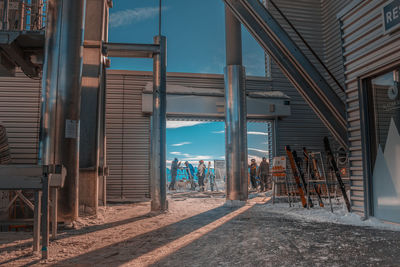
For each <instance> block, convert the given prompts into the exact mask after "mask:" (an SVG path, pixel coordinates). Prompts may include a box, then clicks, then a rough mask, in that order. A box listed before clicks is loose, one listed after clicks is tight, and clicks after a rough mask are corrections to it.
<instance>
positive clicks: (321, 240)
mask: <svg viewBox="0 0 400 267" xmlns="http://www.w3.org/2000/svg"><path fill="white" fill-rule="evenodd" d="M232 211H233V210H232V209H230V208H228V207H225V206H223V207H219V208H216V209H213V210H210V211H208V212H204V213H201V214H199V215H197V216H194V217H191V218H188V219H186V220H183V221H180V222H177V223H175V224H172V225H169V226H166V227H163V228H160V229H158V230H155V231H152V232H149V233H146V234H143V235H140V236H136V237H134V238H132V239H128V240H126V241H124V242H121V243H118V244H113V245H111V246H107V247H104V248H102V249H99V250H95V251H92V252H89V253H86V254H83V255H80V256H77V257H75V258H71V259H68V260H65V261H63V262H59V263H57V266H58V265H71V264H88V265H96V266H99V265H103V266H119V265H121V264H124V263H128V264H129V262H130V261H131V260H133V259H136V258H138V257H140V256H142V255H144V254H146V253H148V252H151V251H153V250H155V249H157V248H159V247H162V246H163V245H166V244H168V243H169V242H172V241H174V240H176V239H178V238H180V237H182V236H184V235H186V234H188V233H190V232H193V231H195V230H196V229H199V228H201V227H203V226H205V225H207V224H209V223H211V222H213V221H215V220H217V219H219V218H221V217H223V216H225V215H227V214H229V213H230V212H232ZM399 254H400V233H399V232H391V231H383V230H376V229H370V228H361V227H356V226H347V225H337V224H331V223H316V222H306V221H299V220H296V219H292V218H289V217H285V216H284V215H281V214H275V213H269V212H265V210H263V209H260V205H255V206H253V207H252V208H250V209H248V210H247V211H245V212H244V213H242V214H240V215H239V216H237V217H235V218H233V219H232V220H231V221H229V222H227V223H225V224H223V225H222V226H221V227H219V228H217V229H215V230H214V231H211V232H209V233H207V234H206V235H203V236H201V237H200V238H198V239H197V240H195V241H193V242H192V243H190V244H188V245H187V246H186V247H183V248H181V249H179V250H177V251H174V252H173V253H172V254H170V255H168V256H166V257H164V258H162V259H161V260H160V261H158V262H156V264H154V265H155V266H179V267H182V266H322V265H325V266H399V265H400V259H399V258H398V255H399Z"/></svg>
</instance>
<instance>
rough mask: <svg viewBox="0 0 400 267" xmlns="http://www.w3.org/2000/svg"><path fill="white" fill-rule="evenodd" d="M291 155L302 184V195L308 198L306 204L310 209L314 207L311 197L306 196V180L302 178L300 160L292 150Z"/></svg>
mask: <svg viewBox="0 0 400 267" xmlns="http://www.w3.org/2000/svg"><path fill="white" fill-rule="evenodd" d="M292 154H293V159H294V162H295V163H296V167H297V170H298V172H299V176H300V179H301V182H302V184H303V188H304V193H305V194H306V196H308V204H309V205H310V206H309V207H310V208H312V207H314V205H313V203H312V200H311V197H310V196H309V195H308V192H307V190H308V189H307V183H306V179H305V177H304V172H303V168H302V167H301V163H302V162H301V158H299V157H298V156H297V152H296V150H293V152H292Z"/></svg>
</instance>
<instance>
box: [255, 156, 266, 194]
mask: <svg viewBox="0 0 400 267" xmlns="http://www.w3.org/2000/svg"><path fill="white" fill-rule="evenodd" d="M257 174H258V177H260V185H261V188H260V190H261V192H263V191H264V190H267V189H269V183H268V176H269V164H268V162H267V159H266V158H265V157H263V158H262V161H261V163H260V167H258V172H257Z"/></svg>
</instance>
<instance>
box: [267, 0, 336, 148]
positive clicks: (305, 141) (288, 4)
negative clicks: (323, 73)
mask: <svg viewBox="0 0 400 267" xmlns="http://www.w3.org/2000/svg"><path fill="white" fill-rule="evenodd" d="M275 3H276V4H277V5H278V7H279V8H280V9H281V10H282V12H283V13H284V14H285V15H286V16H287V17H288V18H289V20H290V21H291V23H292V24H293V25H294V26H295V27H296V29H297V30H298V31H299V32H300V33H301V35H302V36H303V38H304V39H305V40H306V41H307V42H308V43H309V44H310V46H311V47H312V48H313V50H314V51H315V52H316V53H317V54H318V55H319V57H320V58H321V59H324V56H325V50H324V42H323V41H322V40H323V36H324V34H329V32H328V31H324V29H325V28H329V27H334V26H326V27H323V21H325V20H323V19H322V4H321V0H299V1H291V0H279V1H275ZM268 6H269V10H270V11H271V13H272V14H273V15H274V17H275V18H276V19H277V20H278V21H279V22H280V23H281V25H282V26H283V27H284V29H285V30H286V31H287V32H288V33H289V34H290V36H291V37H292V38H293V40H295V41H296V43H297V45H298V46H299V47H300V48H302V50H303V51H304V53H305V54H306V56H307V57H308V58H309V59H310V60H311V62H313V63H314V64H316V65H317V66H318V64H317V60H316V59H315V58H314V57H312V56H311V53H310V51H308V50H307V49H306V48H305V45H304V44H303V43H302V42H301V40H300V38H299V37H298V36H297V35H295V34H294V32H293V30H291V29H290V28H289V26H288V24H287V23H286V22H284V20H283V19H282V17H281V16H280V15H278V13H277V11H276V10H275V9H274V8H273V7H272V5H268ZM331 22H332V20H328V21H327V22H326V23H331ZM337 27H338V28H339V25H337ZM325 32H326V33H325ZM333 33H334V34H337V35H335V36H331V38H332V39H335V40H336V39H337V42H339V43H340V34H339V33H338V32H335V31H333ZM272 85H273V89H274V90H280V91H283V92H284V93H286V94H287V95H289V96H290V97H291V98H292V99H291V108H292V116H290V117H289V118H285V119H283V120H279V121H278V123H277V127H278V137H277V155H286V152H285V150H284V147H285V146H286V145H290V146H292V148H293V149H295V150H298V151H302V148H303V146H305V147H307V148H308V150H309V151H324V147H323V137H324V136H331V135H330V133H329V131H328V130H327V128H326V127H325V126H324V124H323V123H322V122H321V121H320V119H319V118H318V117H317V115H316V114H315V112H314V111H313V110H312V109H311V108H310V107H309V106H308V104H307V103H306V102H305V100H304V99H303V97H302V96H301V95H300V94H299V93H298V91H297V90H296V89H295V88H294V87H293V85H292V84H291V83H290V81H289V80H288V79H287V78H286V76H285V75H284V74H283V73H282V72H281V70H280V69H279V68H278V66H277V65H276V64H275V63H273V64H272Z"/></svg>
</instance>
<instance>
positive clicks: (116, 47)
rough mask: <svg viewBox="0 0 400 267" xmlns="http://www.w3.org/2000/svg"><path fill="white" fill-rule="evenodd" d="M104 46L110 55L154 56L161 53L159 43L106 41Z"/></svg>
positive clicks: (106, 53) (104, 51)
mask: <svg viewBox="0 0 400 267" xmlns="http://www.w3.org/2000/svg"><path fill="white" fill-rule="evenodd" d="M103 48H104V49H103V53H104V54H105V55H106V56H108V57H128V58H153V57H154V56H155V54H159V53H160V45H158V44H124V43H104V44H103Z"/></svg>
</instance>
